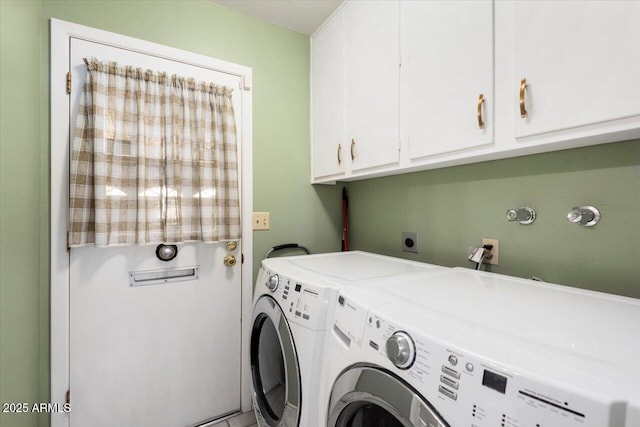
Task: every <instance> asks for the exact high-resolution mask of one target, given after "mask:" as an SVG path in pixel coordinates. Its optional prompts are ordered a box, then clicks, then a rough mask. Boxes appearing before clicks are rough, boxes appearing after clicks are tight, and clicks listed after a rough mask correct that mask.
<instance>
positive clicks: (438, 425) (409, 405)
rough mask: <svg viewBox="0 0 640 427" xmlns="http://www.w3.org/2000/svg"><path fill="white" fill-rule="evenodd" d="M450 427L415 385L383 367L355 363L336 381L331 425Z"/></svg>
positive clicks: (341, 426)
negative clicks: (418, 391) (414, 387)
mask: <svg viewBox="0 0 640 427" xmlns="http://www.w3.org/2000/svg"><path fill="white" fill-rule="evenodd" d="M372 425H383V426H385V427H414V426H433V427H449V424H447V423H446V422H445V421H444V420H443V419H442V418H441V417H440V415H439V414H438V413H437V412H436V410H435V409H434V408H433V407H432V406H431V405H430V404H429V402H427V400H426V399H425V398H424V397H422V396H421V395H420V394H418V393H417V392H416V391H415V390H414V389H413V387H411V386H410V385H409V384H407V383H406V382H405V381H403V380H402V379H401V378H399V377H397V376H395V375H394V374H392V373H390V372H388V371H386V370H383V369H382V368H379V367H375V366H369V365H354V366H352V367H350V368H349V369H347V370H345V371H344V372H343V373H342V374H340V376H339V377H338V379H337V380H336V381H335V383H334V385H333V389H332V390H331V399H330V403H329V421H328V423H327V426H328V427H366V426H372Z"/></svg>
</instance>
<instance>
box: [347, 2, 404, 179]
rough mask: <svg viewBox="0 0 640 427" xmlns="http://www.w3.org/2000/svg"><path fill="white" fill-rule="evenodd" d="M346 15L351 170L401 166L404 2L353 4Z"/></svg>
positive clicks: (348, 7) (348, 140)
mask: <svg viewBox="0 0 640 427" xmlns="http://www.w3.org/2000/svg"><path fill="white" fill-rule="evenodd" d="M343 11H344V13H345V34H346V40H345V48H346V51H345V54H346V57H345V62H346V87H345V89H346V106H347V112H346V116H347V142H346V143H347V144H349V145H350V146H349V150H348V151H349V156H350V160H351V157H352V156H351V154H352V153H353V159H352V164H351V168H352V170H353V171H357V170H362V169H368V168H373V167H376V166H383V165H390V164H395V163H397V162H398V161H399V158H400V154H399V149H400V136H399V81H398V80H399V66H400V48H399V41H398V39H399V36H400V33H399V31H400V30H399V2H398V1H383V0H380V1H350V2H347V3H346V4H345V5H344V6H343ZM352 141H353V142H352Z"/></svg>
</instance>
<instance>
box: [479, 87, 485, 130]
mask: <svg viewBox="0 0 640 427" xmlns="http://www.w3.org/2000/svg"><path fill="white" fill-rule="evenodd" d="M482 104H484V94H482V93H481V94H480V96H478V128H479V129H484V121H482Z"/></svg>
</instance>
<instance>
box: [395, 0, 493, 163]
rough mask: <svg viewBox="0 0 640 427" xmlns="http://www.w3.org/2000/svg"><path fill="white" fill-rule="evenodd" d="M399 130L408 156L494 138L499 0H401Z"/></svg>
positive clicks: (417, 156)
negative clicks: (496, 3) (495, 11)
mask: <svg viewBox="0 0 640 427" xmlns="http://www.w3.org/2000/svg"><path fill="white" fill-rule="evenodd" d="M400 31H401V32H400V34H401V35H400V45H401V53H402V67H401V73H400V87H401V91H400V94H401V95H400V100H401V103H400V106H401V107H400V113H401V114H400V132H401V137H402V140H403V142H405V145H406V147H407V150H408V157H409V159H411V160H412V161H413V160H420V159H422V158H424V157H426V156H431V155H435V154H443V153H449V152H454V151H458V150H464V149H469V148H472V147H478V146H485V145H488V144H492V143H493V133H494V132H493V129H494V119H493V105H494V91H493V2H492V1H491V0H481V1H476V0H473V1H446V0H445V1H419V0H418V1H413V0H405V1H401V2H400Z"/></svg>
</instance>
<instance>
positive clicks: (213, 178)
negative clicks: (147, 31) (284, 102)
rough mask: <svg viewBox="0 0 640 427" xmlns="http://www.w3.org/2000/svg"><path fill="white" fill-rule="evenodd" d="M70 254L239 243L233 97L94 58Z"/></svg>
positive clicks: (83, 106)
mask: <svg viewBox="0 0 640 427" xmlns="http://www.w3.org/2000/svg"><path fill="white" fill-rule="evenodd" d="M85 63H86V65H87V70H88V72H87V78H86V82H85V87H84V91H83V94H82V97H81V102H80V108H79V112H78V116H77V124H76V133H75V137H74V139H73V144H72V155H71V168H70V171H71V172H70V200H69V211H70V212H69V218H70V226H69V230H70V232H69V246H70V247H76V246H84V245H89V244H92V245H96V246H99V247H102V246H115V245H141V244H148V243H161V242H165V243H179V242H187V241H204V242H216V241H224V240H233V239H238V238H240V229H241V227H240V202H239V190H238V162H237V143H236V124H235V116H234V110H233V104H232V102H231V91H232V90H231V89H229V88H227V87H222V86H217V85H215V84H210V83H204V82H196V81H194V80H193V79H186V78H183V77H179V76H175V75H173V76H168V75H167V74H165V73H156V72H153V71H149V70H147V71H143V70H141V69H139V68H133V67H122V66H118V64H116V63H114V62H100V61H98V60H97V59H95V58H92V59H90V60H88V59H85Z"/></svg>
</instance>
